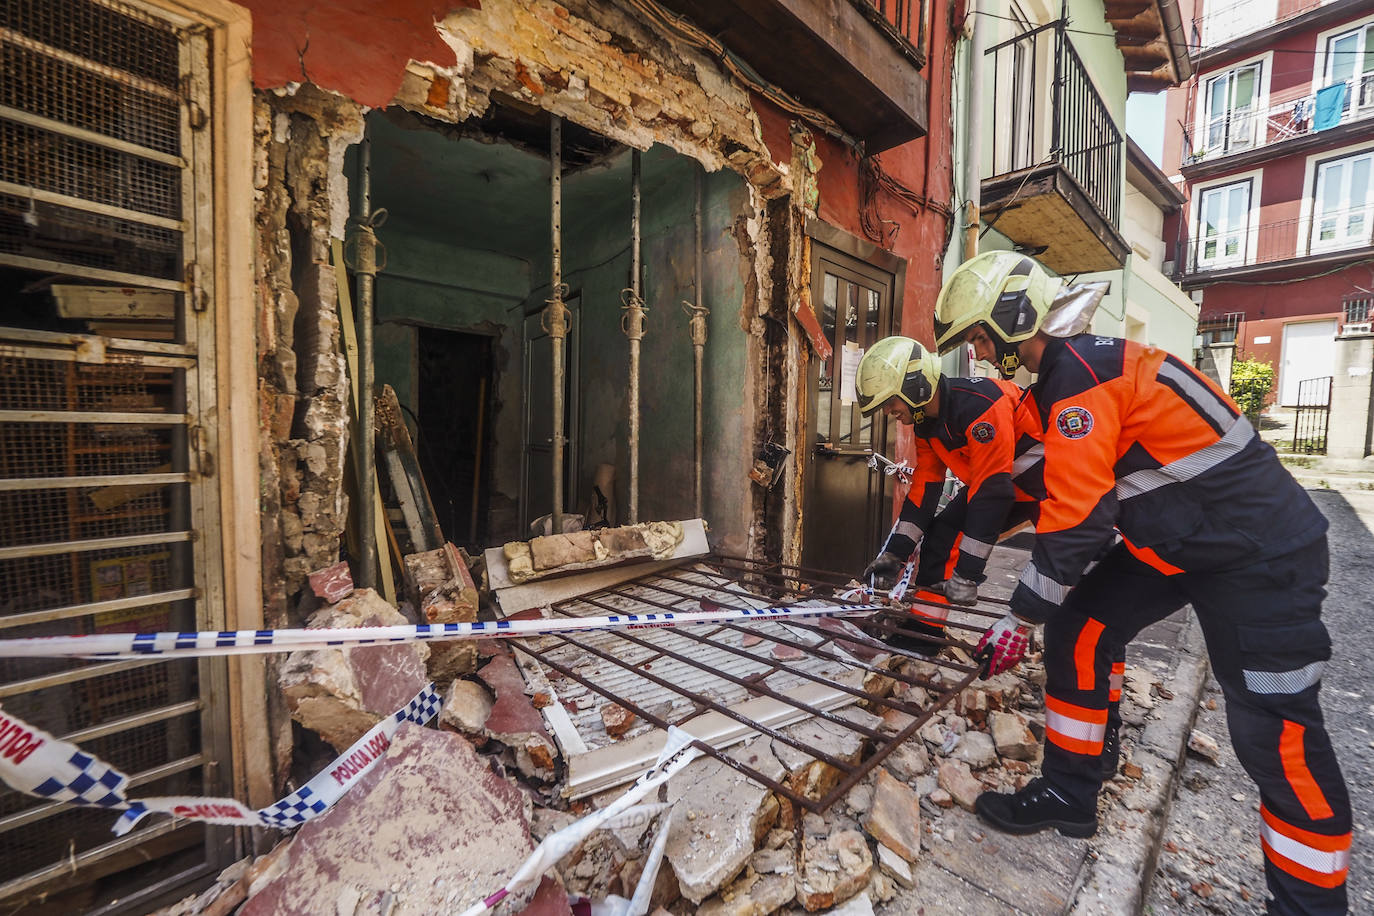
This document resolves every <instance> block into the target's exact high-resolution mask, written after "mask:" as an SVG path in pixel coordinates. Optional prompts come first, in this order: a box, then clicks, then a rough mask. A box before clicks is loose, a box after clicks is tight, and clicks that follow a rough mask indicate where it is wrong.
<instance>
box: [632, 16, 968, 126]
mask: <svg viewBox="0 0 1374 916" xmlns="http://www.w3.org/2000/svg"><path fill="white" fill-rule="evenodd" d="M629 2H630V4H631V5H632V6H634V7H636V8H639V11H640V12H641V13H642V14H643V13H644V11H645V9H648V8H652V7H660V6H661V7H666V8H667V10H670V11H671V14H670V16H671V18H672V19H674V20H676V22H675V25H676V27H677V28H676V31H678V32H679V33H681V34H683V35H684V36H686V37H687V38H688V40H690V41H693V42H695V43H697V44H699V45H702V46H707V47H715V46H719V47H720V48H723V49H724V50H723V53H724V54H725V56H726V57H727V59H728V60H730V61H731V62H732V63H733V64H734V65H735V66H740V67H744V68H747V69H748V70H749V71H752V72H753V73H754V74H756V75H757V76H759V77H761V78H762V80H763V81H765V82H767V83H771V84H772V85H773V86H776V87H777V88H779V89H781V90H782V91H783V92H784V93H786V94H787V95H788V96H791V98H792V99H794V100H796V101H797V102H799V103H800V104H801V105H803V106H806V107H808V108H810V109H812V110H814V111H817V112H819V113H820V114H821V115H822V116H823V117H824V118H825V119H826V120H829V121H833V122H834V124H835V125H836V126H837V127H838V128H839V130H840V131H843V132H844V133H845V134H848V135H849V136H850V137H852V138H854V139H856V140H859V141H862V142H863V144H864V148H865V150H866V151H867V152H869V153H877V152H881V151H883V150H885V149H888V148H890V147H893V146H896V145H898V144H901V143H906V142H907V141H909V140H915V139H916V138H918V137H923V136H925V134H926V130H927V129H928V126H929V106H930V99H929V93H930V86H929V83H928V81H927V78H926V76H925V74H924V73H923V71H924V69H925V65H926V57H927V45H928V44H929V36H928V34H927V33H928V30H929V23H930V22H931V9H930V0H629ZM940 8H941V9H943V7H940ZM789 110H790V111H793V113H796V112H795V110H794V109H789ZM813 120H816V119H813Z"/></svg>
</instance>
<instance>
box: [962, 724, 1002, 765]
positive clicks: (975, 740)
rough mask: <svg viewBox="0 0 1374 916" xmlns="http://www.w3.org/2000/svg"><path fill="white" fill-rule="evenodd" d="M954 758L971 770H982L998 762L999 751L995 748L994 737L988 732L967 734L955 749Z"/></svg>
mask: <svg viewBox="0 0 1374 916" xmlns="http://www.w3.org/2000/svg"><path fill="white" fill-rule="evenodd" d="M954 756H955V758H956V759H958V760H962V761H964V762H965V763H967V764H968V765H969V768H970V769H973V770H982V769H986V768H987V767H990V766H992V765H993V764H994V763H996V762H997V749H996V748H995V747H993V743H992V736H991V735H989V734H988V733H987V732H973V731H971V732H965V733H964V737H963V738H962V739H960V741H959V747H958V748H957V749H955V752H954Z"/></svg>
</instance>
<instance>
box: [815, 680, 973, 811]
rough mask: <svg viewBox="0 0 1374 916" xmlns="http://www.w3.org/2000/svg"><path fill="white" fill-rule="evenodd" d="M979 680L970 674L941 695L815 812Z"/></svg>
mask: <svg viewBox="0 0 1374 916" xmlns="http://www.w3.org/2000/svg"><path fill="white" fill-rule="evenodd" d="M977 678H978V672H977V671H973V672H970V673H969V675H968V676H967V677H965V678H964V679H963V680H962V681H960V682H959V684H958V685H957V686H956V687H952V688H950V689H949V690H948V691H946V692H945V693H943V694H942V695H941V698H940V701H939V702H936V703H932V704H931V706H930V709H928V710H926V713H925V715H923V716H920V717H919V718H916V719H913V720H912V721H911V722H908V723H907V726H906V728H903V729H902V730H901V731H899V732H897V734H896V735H894V736H893V737H892V740H890V741H888V742H887V743H886V744H885V745H883V746H882V747H880V748H877V749H876V750H875V751H874V752H873V755H872V756H871V757H869V758H868V759H867V760H865V761H863V762H862V763H861V764H860V765H859V766H858V767H855V768H854V769H852V770H850V771H848V774H847V775H846V776H845V777H844V778H842V779H841V780H840V781H839V782H838V783H836V785H835V787H834V788H833V789H831V790H830V792H829V794H827V795H826V796H825V797H824V798H822V799H820V800H819V801H818V802H817V803H816V808H815V809H814V810H819V811H824V810H825V809H827V808H829V807H830V806H831V805H833V804H834V803H835V802H836V801H837V800H839V799H841V798H844V797H845V796H846V795H848V794H849V790H850V789H852V788H854V786H856V785H857V784H858V782H859V780H861V779H863V778H864V777H865V776H867V775H868V774H869V773H871V772H873V770H874V769H875V768H876V767H877V766H878V764H880V763H882V762H883V761H884V760H886V759H887V758H888V755H889V754H891V753H892V752H893V751H895V750H896V749H897V748H898V747H900V746H901V745H902V744H904V743H906V741H907V740H908V739H910V738H911V736H912V735H914V734H916V732H917V731H918V730H919V729H920V728H921V726H923V725H925V724H926V723H927V722H929V721H930V720H931V718H932V717H933V716H934V715H935V713H937V712H939V711H940V710H941V709H943V708H944V707H945V705H946V704H947V703H949V702H950V701H951V700H953V699H954V698H955V697H957V696H958V695H959V694H960V693H962V692H963V691H964V690H965V688H967V687H968V686H969V685H970V684H972V683H973V682H974V681H975V680H976V679H977Z"/></svg>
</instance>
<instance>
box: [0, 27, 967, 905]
mask: <svg viewBox="0 0 1374 916" xmlns="http://www.w3.org/2000/svg"><path fill="white" fill-rule="evenodd" d="M955 6H956V5H954V4H944V3H926V4H915V3H911V2H905V0H890V2H889V0H884V2H876V3H872V2H868V0H852V2H839V3H821V2H815V3H801V4H797V3H781V2H773V0H751V2H748V3H735V2H720V3H717V2H692V3H689V2H669V0H659V2H655V0H580V2H566V3H555V2H550V0H536V2H531V3H523V2H516V0H482V2H480V3H479V2H476V0H450V2H437V3H426V2H420V0H409V2H406V3H401V4H387V5H386V7H385V10H384V11H383V10H381V9H374V8H373V7H371V6H370V5H367V4H344V3H329V2H326V3H319V4H314V5H311V6H308V7H287V6H280V5H277V4H270V3H261V2H252V3H246V4H243V5H239V4H234V3H229V2H220V0H190V2H185V3H181V2H161V0H149V2H143V0H140V2H136V3H118V2H111V0H61V2H53V3H46V4H22V3H16V4H8V5H6V7H5V21H4V22H2V23H0V45H2V46H3V49H4V54H5V65H6V68H5V69H6V74H7V77H6V80H5V90H4V92H5V96H4V98H3V99H2V100H0V128H2V129H3V130H4V131H5V138H4V142H3V144H0V148H2V149H3V152H0V159H2V160H3V168H0V282H3V283H4V286H5V296H6V300H7V305H6V308H5V317H4V318H3V319H0V325H3V327H2V328H0V399H3V403H0V461H3V471H0V478H3V479H0V485H3V487H2V488H0V505H2V506H4V507H5V508H4V511H3V513H0V516H2V517H3V519H4V521H5V524H4V526H3V527H4V529H5V530H4V533H3V535H0V577H2V578H0V582H3V589H4V594H3V596H2V599H3V601H4V602H5V605H4V608H3V617H0V625H3V627H4V628H5V629H6V631H7V635H13V636H32V635H58V634H76V633H93V632H119V631H130V630H138V631H147V630H174V629H176V630H239V629H263V628H277V627H284V626H298V625H301V623H302V622H303V619H304V617H305V615H306V613H307V612H308V611H309V610H311V609H312V601H313V600H314V599H312V598H311V597H310V595H311V592H310V589H309V588H308V586H307V579H308V576H309V575H310V574H311V573H312V572H316V571H318V570H321V569H325V568H328V567H330V566H332V565H334V564H336V563H337V562H338V561H339V560H340V559H341V558H344V559H346V560H348V561H350V563H351V565H352V566H353V567H354V575H355V577H356V578H357V579H358V580H359V581H360V582H361V583H362V584H365V585H375V586H376V587H377V588H378V589H379V590H381V591H382V592H383V593H384V594H385V593H386V591H387V589H388V588H390V589H391V591H392V593H391V594H390V595H389V596H388V597H389V598H390V599H391V600H393V601H395V600H397V598H396V590H397V589H398V588H399V586H398V585H397V584H396V583H395V582H394V581H393V582H392V583H391V584H390V585H389V586H388V583H387V581H386V580H387V579H388V577H389V576H391V575H392V574H393V573H394V574H395V578H396V579H399V578H401V574H402V573H403V572H404V567H403V565H402V564H401V562H400V560H401V557H400V555H401V554H402V553H406V552H409V551H407V550H406V549H404V548H402V547H401V546H399V545H398V546H397V547H395V548H391V547H389V546H388V545H387V543H386V540H387V538H386V535H385V533H384V532H385V531H386V530H388V528H389V525H388V519H389V517H390V515H392V514H395V513H396V512H401V511H402V510H404V508H405V507H404V506H397V505H396V503H397V502H398V494H397V492H395V490H394V488H392V489H388V488H386V487H379V486H378V485H377V483H376V479H377V476H378V475H377V474H376V473H374V470H373V468H374V464H375V463H376V455H375V453H373V452H372V450H371V449H359V448H358V443H359V442H360V441H361V442H367V441H370V440H371V439H373V438H374V437H375V436H377V435H378V434H377V433H376V432H375V430H376V429H378V428H380V427H383V426H386V424H387V423H390V424H391V428H392V429H398V428H399V426H404V427H405V428H406V434H407V435H409V436H411V437H413V439H414V442H415V444H416V448H415V452H416V454H417V455H418V461H419V463H420V466H421V469H422V471H423V475H422V476H423V479H424V483H425V485H426V486H427V487H428V488H429V490H430V494H429V495H430V502H431V503H432V505H433V506H434V518H432V519H430V520H428V522H429V523H430V527H431V528H433V527H437V528H438V530H440V531H441V532H442V537H443V539H444V540H447V541H452V542H454V543H456V544H462V545H464V546H465V547H467V548H480V547H483V546H488V545H493V544H500V543H502V542H503V541H507V540H512V539H519V538H523V537H526V536H528V533H529V530H530V525H531V524H532V523H536V522H537V521H538V520H539V519H540V517H542V516H545V515H551V516H553V521H554V522H557V521H558V520H559V517H560V516H561V515H563V514H564V513H568V514H573V513H578V514H582V515H584V516H595V515H597V514H600V515H601V516H602V517H605V518H607V519H608V520H609V521H612V522H617V521H618V522H624V521H640V520H647V519H681V518H692V517H697V516H700V517H703V518H705V519H706V520H707V522H708V524H709V527H710V539H711V543H712V546H713V548H714V549H715V550H717V551H718V552H720V553H722V554H725V555H732V556H740V557H746V558H749V559H751V560H767V561H771V562H775V563H777V562H782V563H800V564H802V565H806V566H812V567H821V568H827V569H841V570H850V569H858V568H859V567H860V566H861V565H862V563H863V562H864V561H866V560H867V558H868V557H869V556H871V554H872V552H873V550H874V548H875V547H876V543H877V540H878V538H879V536H880V532H881V531H882V530H883V529H884V528H885V527H886V523H887V520H888V519H889V518H890V515H889V513H890V506H891V501H892V495H893V494H892V489H891V486H892V484H891V481H890V479H889V478H886V477H883V476H881V475H873V474H870V472H869V470H868V468H867V466H866V459H867V457H868V455H869V453H871V452H872V451H875V450H876V451H881V452H885V453H887V454H893V453H894V452H898V453H900V452H901V451H902V450H903V448H904V445H905V444H909V443H903V442H901V441H899V439H900V437H899V435H898V431H897V430H896V429H890V428H887V427H885V425H884V422H883V420H882V418H881V417H879V418H876V419H872V420H870V419H864V418H861V417H860V416H859V414H858V411H857V410H856V409H855V407H854V405H853V403H852V397H851V396H846V391H845V388H846V385H845V382H846V374H845V371H844V370H845V367H846V366H847V367H848V368H849V369H850V372H851V373H852V370H853V367H854V365H855V364H856V362H857V358H858V354H859V352H861V350H862V349H863V348H866V347H867V346H869V345H871V344H872V343H873V341H875V340H876V339H878V338H880V337H882V336H885V335H886V334H889V333H895V332H904V333H908V334H911V335H913V336H917V337H920V338H923V339H928V338H929V321H930V318H929V315H930V306H931V305H932V304H933V301H934V297H935V294H936V292H937V290H938V288H939V284H940V279H941V275H942V270H943V264H942V257H943V252H944V251H945V250H946V247H947V244H948V239H949V233H950V232H951V231H952V219H951V209H952V208H951V203H952V198H953V189H952V184H951V182H952V176H951V168H950V145H951V144H950V136H951V118H950V92H951V80H950V72H951V66H952V55H953V47H954V42H955V38H956V36H957V34H958V28H959V25H960V21H961V12H960V11H959V10H958V9H956V8H955ZM383 211H384V212H385V216H383V215H382V213H383ZM374 242H375V244H374ZM632 353H633V354H634V356H633V358H632V356H631V354H632ZM636 363H637V365H638V368H637V369H636V368H635V364H636ZM849 377H850V378H851V379H852V375H851V376H849ZM383 386H389V388H390V392H391V394H390V395H389V397H390V398H391V400H390V401H387V402H386V403H392V404H394V405H395V410H394V411H391V413H390V415H388V412H387V411H386V410H374V408H373V400H372V398H371V397H368V396H366V395H367V393H368V392H369V391H372V390H377V391H380V390H382V389H383ZM359 392H361V393H362V394H361V395H360V394H359ZM355 399H356V401H357V404H356V410H355V405H354V403H353V402H354V400H355ZM355 414H356V416H355ZM378 470H381V469H380V468H379V469H378ZM388 503H389V504H388ZM379 520H380V525H379ZM379 532H382V533H381V534H380V535H379ZM408 546H409V548H410V549H412V550H413V549H415V548H417V547H418V546H419V545H418V544H416V543H413V542H412V543H411V544H409V545H408ZM374 549H375V550H376V555H375V556H374V553H373V551H374ZM393 567H394V568H393ZM303 596H304V597H303ZM279 668H280V663H279V662H278V661H276V660H274V659H273V657H269V658H268V660H265V661H264V660H262V659H260V658H258V657H253V656H243V657H230V658H219V659H206V660H201V661H195V662H192V661H182V662H172V663H165V662H164V663H145V662H141V661H140V662H97V663H85V662H56V661H52V662H49V661H43V662H24V663H19V662H14V661H6V662H5V663H4V665H3V667H0V703H3V705H4V707H5V709H7V710H9V711H11V712H12V713H13V714H15V715H18V716H21V717H23V718H24V719H25V720H26V721H29V722H32V723H34V724H35V725H37V726H39V727H41V728H44V729H46V730H47V731H49V732H51V733H53V734H54V735H58V736H62V737H67V738H68V739H69V740H72V741H80V742H82V746H83V747H89V748H90V749H91V750H92V751H93V752H95V753H97V754H99V755H100V756H101V757H103V758H105V759H108V760H109V761H110V762H111V763H113V764H114V765H116V766H119V767H122V768H124V769H125V770H127V771H128V772H129V773H130V774H131V775H132V776H133V777H134V778H135V780H136V781H137V783H138V784H139V785H140V787H141V788H142V790H143V791H144V792H145V793H147V794H154V793H156V794H186V795H196V794H200V795H224V796H232V797H236V798H240V799H243V800H245V801H247V802H249V803H251V804H254V805H262V804H267V803H268V802H270V801H272V800H273V799H275V798H277V797H278V795H279V794H280V792H281V789H282V787H283V786H284V785H285V784H286V783H287V781H288V779H289V777H290V774H291V767H292V763H293V751H294V750H295V748H296V745H297V738H298V736H297V735H296V734H294V733H293V726H292V724H291V720H290V715H289V712H290V710H289V709H288V705H289V704H288V700H287V698H286V697H285V696H284V695H283V694H282V693H281V691H280V690H279V689H278V683H279V677H280V671H279ZM99 814H100V812H91V811H86V810H74V809H70V808H66V807H64V806H61V805H54V804H43V803H41V802H37V801H36V800H35V799H31V798H26V797H24V796H21V795H18V794H16V793H9V792H7V793H6V794H5V796H4V808H3V809H0V845H2V846H3V848H4V850H5V856H4V861H5V863H6V864H5V866H4V867H5V874H4V875H0V899H4V900H13V901H24V900H31V899H34V898H35V897H42V896H43V895H45V894H50V893H52V892H53V891H54V889H56V888H62V889H64V890H66V891H68V892H69V893H70V889H71V888H72V887H77V888H86V889H88V890H86V891H82V893H88V894H89V895H90V896H89V902H90V903H91V904H92V905H95V904H97V903H99V902H101V901H103V900H104V899H107V898H108V897H109V895H110V894H112V893H114V891H112V890H111V888H118V890H119V893H121V894H123V895H124V896H123V899H124V900H125V901H126V903H128V902H129V901H131V900H133V901H136V900H138V899H145V900H147V899H155V897H156V895H157V894H159V893H166V892H167V891H168V890H169V889H171V888H175V887H176V886H177V883H178V882H188V881H194V880H198V879H200V878H202V877H203V876H205V875H207V874H210V873H212V872H213V871H214V870H216V869H218V868H219V867H222V866H223V865H224V864H225V863H226V862H228V861H231V860H232V859H233V858H235V857H236V856H237V855H238V854H239V853H241V852H242V851H243V850H244V848H246V847H245V844H251V838H249V837H247V836H246V835H244V834H238V833H235V832H234V831H231V830H227V829H225V828H221V827H204V826H196V825H193V824H192V825H188V824H184V823H176V822H166V823H161V824H158V825H154V826H152V827H149V828H147V829H141V830H138V831H136V832H134V833H132V834H130V835H129V836H127V837H124V838H121V839H118V840H113V841H112V840H110V838H109V835H108V832H107V827H108V825H107V823H106V821H107V818H102V817H100V816H99ZM149 860H152V861H156V862H160V863H163V865H164V866H165V867H163V868H162V869H161V870H160V871H158V872H156V877H155V878H152V879H150V878H146V877H140V876H146V875H148V874H150V872H149V871H148V870H147V869H141V870H139V875H138V876H133V877H131V876H130V874H129V870H130V869H131V868H132V867H133V866H135V865H141V864H142V863H145V862H147V861H149ZM102 882H103V883H102ZM121 882H122V883H121ZM131 895H132V896H131ZM139 895H143V896H142V897H140V896H139ZM129 905H133V904H129Z"/></svg>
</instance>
